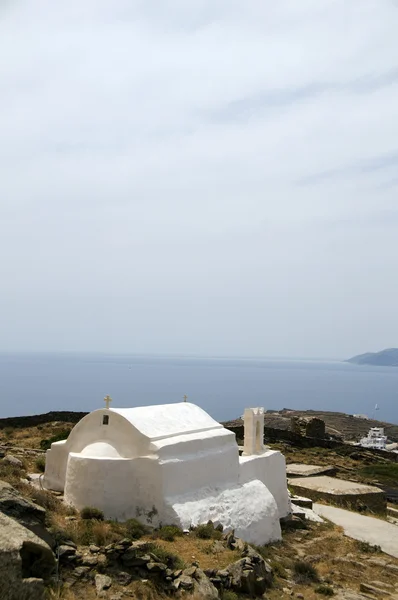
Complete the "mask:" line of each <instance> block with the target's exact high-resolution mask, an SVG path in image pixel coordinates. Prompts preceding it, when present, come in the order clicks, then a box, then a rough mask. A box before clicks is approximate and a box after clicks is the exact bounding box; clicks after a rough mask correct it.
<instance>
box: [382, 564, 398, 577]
mask: <svg viewBox="0 0 398 600" xmlns="http://www.w3.org/2000/svg"><path fill="white" fill-rule="evenodd" d="M385 568H386V569H387V570H388V571H392V572H393V573H396V574H397V575H398V565H386V566H385Z"/></svg>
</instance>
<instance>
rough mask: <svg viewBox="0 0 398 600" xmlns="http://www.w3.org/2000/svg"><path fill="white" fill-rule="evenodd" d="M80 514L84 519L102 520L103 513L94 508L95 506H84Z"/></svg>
mask: <svg viewBox="0 0 398 600" xmlns="http://www.w3.org/2000/svg"><path fill="white" fill-rule="evenodd" d="M80 516H81V518H82V519H83V520H85V521H87V520H91V519H95V520H96V521H103V520H104V513H103V512H102V510H100V509H99V508H95V506H85V507H84V508H82V509H81V511H80Z"/></svg>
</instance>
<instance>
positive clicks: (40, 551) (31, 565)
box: [0, 513, 56, 600]
mask: <svg viewBox="0 0 398 600" xmlns="http://www.w3.org/2000/svg"><path fill="white" fill-rule="evenodd" d="M55 564H56V562H55V556H54V554H53V552H52V551H51V548H50V547H49V546H48V544H46V543H45V542H44V541H43V540H42V539H40V538H39V537H37V536H36V535H35V534H34V533H32V532H31V531H30V530H29V529H26V528H25V527H23V526H22V525H21V524H20V523H18V522H17V521H15V520H14V519H12V518H11V517H9V516H7V515H5V514H3V513H0V598H2V599H3V598H4V599H6V598H10V599H11V598H13V599H15V598H18V600H43V598H44V593H45V588H44V580H47V579H48V578H49V577H50V576H51V575H52V573H53V571H54V569H55Z"/></svg>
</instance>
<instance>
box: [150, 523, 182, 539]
mask: <svg viewBox="0 0 398 600" xmlns="http://www.w3.org/2000/svg"><path fill="white" fill-rule="evenodd" d="M182 535H183V532H182V530H181V529H180V528H179V527H177V526H176V525H163V527H160V529H158V530H157V531H155V534H154V537H155V538H160V539H161V540H165V541H166V542H174V540H175V538H176V537H181V536H182Z"/></svg>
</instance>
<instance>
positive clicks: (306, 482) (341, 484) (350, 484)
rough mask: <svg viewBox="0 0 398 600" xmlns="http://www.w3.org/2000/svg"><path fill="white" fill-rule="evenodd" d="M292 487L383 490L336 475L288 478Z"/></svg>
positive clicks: (340, 491)
mask: <svg viewBox="0 0 398 600" xmlns="http://www.w3.org/2000/svg"><path fill="white" fill-rule="evenodd" d="M290 484H291V485H292V487H303V488H304V487H305V488H306V489H308V490H315V491H318V492H327V493H328V494H337V495H344V494H382V493H383V491H382V490H381V489H380V488H378V487H375V486H373V485H364V484H363V483H357V482H356V481H346V480H345V479H337V478H336V477H327V476H324V475H323V476H321V477H309V478H307V477H302V478H297V479H296V478H295V479H292V480H289V485H290Z"/></svg>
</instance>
